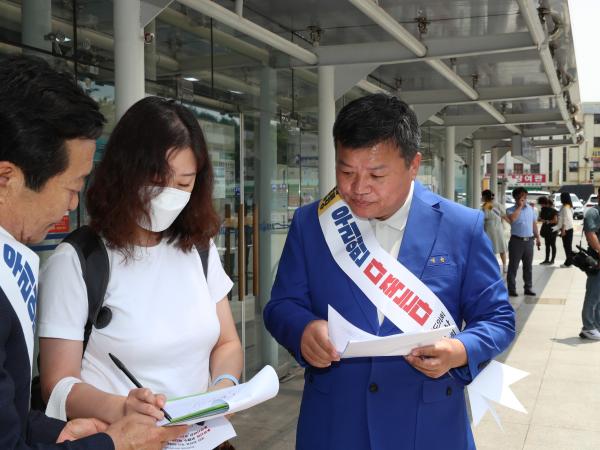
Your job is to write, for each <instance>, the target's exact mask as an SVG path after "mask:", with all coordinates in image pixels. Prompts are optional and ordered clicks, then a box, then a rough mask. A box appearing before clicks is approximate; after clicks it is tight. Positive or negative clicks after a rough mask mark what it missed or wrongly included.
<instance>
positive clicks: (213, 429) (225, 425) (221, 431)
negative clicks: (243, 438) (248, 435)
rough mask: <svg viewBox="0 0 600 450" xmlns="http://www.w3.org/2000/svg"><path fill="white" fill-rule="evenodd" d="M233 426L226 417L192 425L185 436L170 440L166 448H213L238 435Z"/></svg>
mask: <svg viewBox="0 0 600 450" xmlns="http://www.w3.org/2000/svg"><path fill="white" fill-rule="evenodd" d="M236 436H237V435H236V433H235V430H234V429H233V426H232V425H231V423H230V422H229V420H227V419H226V418H225V417H219V418H218V419H212V420H207V421H206V422H204V423H203V424H202V425H200V424H197V425H191V426H190V428H189V430H188V432H187V433H186V434H184V435H183V436H181V437H179V438H178V439H175V440H174V441H171V442H169V443H168V444H167V445H166V446H165V447H164V448H165V450H213V449H214V448H215V447H217V446H219V445H221V444H222V443H223V442H225V441H226V440H228V439H233V438H234V437H236Z"/></svg>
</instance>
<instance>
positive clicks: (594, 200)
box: [583, 194, 598, 216]
mask: <svg viewBox="0 0 600 450" xmlns="http://www.w3.org/2000/svg"><path fill="white" fill-rule="evenodd" d="M594 206H598V196H597V195H596V194H592V195H590V197H589V198H588V199H587V202H585V205H584V206H583V215H584V216H585V213H586V212H587V210H588V209H590V208H593V207H594Z"/></svg>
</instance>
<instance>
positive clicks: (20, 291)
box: [0, 227, 40, 370]
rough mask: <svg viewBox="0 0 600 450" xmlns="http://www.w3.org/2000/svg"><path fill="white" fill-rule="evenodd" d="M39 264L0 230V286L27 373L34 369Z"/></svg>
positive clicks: (32, 255) (35, 256)
mask: <svg viewBox="0 0 600 450" xmlns="http://www.w3.org/2000/svg"><path fill="white" fill-rule="evenodd" d="M39 264H40V258H39V257H38V255H36V254H35V253H34V252H33V251H32V250H30V249H29V248H27V247H26V246H24V245H23V244H21V243H20V242H18V241H17V240H15V239H14V238H13V237H12V236H11V235H10V234H8V232H6V230H4V229H3V228H2V227H0V286H1V287H2V290H3V291H4V294H5V295H6V297H7V298H8V301H9V302H10V304H11V305H12V307H13V309H14V311H15V313H16V314H17V317H18V318H19V322H20V323H21V328H22V329H23V335H24V336H25V343H26V344H27V351H28V352H29V368H30V370H31V369H32V367H33V336H34V333H35V316H36V309H37V279H38V270H39Z"/></svg>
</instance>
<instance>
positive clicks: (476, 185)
mask: <svg viewBox="0 0 600 450" xmlns="http://www.w3.org/2000/svg"><path fill="white" fill-rule="evenodd" d="M471 166H472V167H473V183H472V185H471V186H472V189H473V191H472V194H471V197H472V201H473V205H472V206H473V208H478V207H479V201H480V199H481V141H480V140H479V139H475V140H473V159H472V162H471Z"/></svg>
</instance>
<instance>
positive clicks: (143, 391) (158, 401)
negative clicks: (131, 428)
mask: <svg viewBox="0 0 600 450" xmlns="http://www.w3.org/2000/svg"><path fill="white" fill-rule="evenodd" d="M166 402H167V399H166V397H165V396H164V395H163V394H154V393H152V391H151V390H150V389H147V388H136V389H132V390H131V391H129V395H128V396H127V397H126V398H125V404H124V407H123V413H124V415H129V414H135V413H137V414H143V415H145V416H150V417H152V418H154V419H156V420H162V419H164V417H165V415H164V413H163V412H162V411H161V410H160V409H161V408H163V407H164V406H165V403H166Z"/></svg>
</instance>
